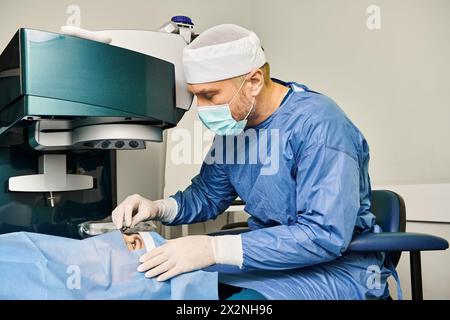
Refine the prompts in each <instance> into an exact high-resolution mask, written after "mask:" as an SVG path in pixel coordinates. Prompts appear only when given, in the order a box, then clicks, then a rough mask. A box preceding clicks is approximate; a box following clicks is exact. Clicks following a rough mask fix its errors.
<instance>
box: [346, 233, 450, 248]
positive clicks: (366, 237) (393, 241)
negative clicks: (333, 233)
mask: <svg viewBox="0 0 450 320" xmlns="http://www.w3.org/2000/svg"><path fill="white" fill-rule="evenodd" d="M447 248H448V242H447V240H445V239H443V238H440V237H436V236H432V235H428V234H422V233H411V232H381V233H365V234H360V235H356V236H354V237H353V239H352V241H351V242H350V244H349V246H348V248H347V251H348V252H360V251H375V252H377V251H427V250H445V249H447Z"/></svg>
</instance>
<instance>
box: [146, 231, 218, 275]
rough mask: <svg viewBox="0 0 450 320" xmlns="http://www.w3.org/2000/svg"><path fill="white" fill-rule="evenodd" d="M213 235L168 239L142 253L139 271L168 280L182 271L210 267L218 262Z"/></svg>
mask: <svg viewBox="0 0 450 320" xmlns="http://www.w3.org/2000/svg"><path fill="white" fill-rule="evenodd" d="M214 238H217V237H212V236H203V235H202V236H187V237H182V238H177V239H173V240H167V242H166V243H165V244H163V245H162V246H160V247H157V248H155V249H153V250H151V251H150V252H147V253H146V254H144V255H142V257H141V258H140V259H139V261H140V262H141V263H142V264H141V265H139V267H138V271H139V272H145V271H147V273H146V274H145V276H146V277H148V278H151V277H156V276H159V277H158V278H157V279H156V280H158V281H166V280H168V279H170V278H172V277H174V276H176V275H179V274H181V273H185V272H189V271H194V270H198V269H202V268H206V267H209V266H210V265H213V264H215V263H216V255H215V249H214Z"/></svg>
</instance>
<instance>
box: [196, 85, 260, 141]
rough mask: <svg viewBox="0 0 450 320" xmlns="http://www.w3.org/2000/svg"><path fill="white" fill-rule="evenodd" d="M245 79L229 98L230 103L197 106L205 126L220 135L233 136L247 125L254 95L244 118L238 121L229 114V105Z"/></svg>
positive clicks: (253, 103)
mask: <svg viewBox="0 0 450 320" xmlns="http://www.w3.org/2000/svg"><path fill="white" fill-rule="evenodd" d="M246 81H247V80H244V81H243V82H242V84H241V86H240V87H239V90H238V91H237V92H236V94H235V95H234V97H233V98H232V99H231V101H230V103H227V104H221V105H214V106H205V107H198V108H197V109H198V116H199V118H200V120H201V121H202V122H203V124H204V125H205V127H207V128H208V129H209V130H211V131H213V132H215V133H216V134H218V135H221V136H230V135H232V136H235V135H238V134H240V133H241V132H242V130H244V128H245V126H246V125H247V117H248V116H249V114H250V112H251V111H252V110H253V107H254V106H255V97H253V101H252V106H251V108H250V110H249V112H248V113H247V115H246V116H245V118H244V119H242V120H240V121H236V120H234V119H233V116H232V115H231V110H230V105H231V104H232V103H233V101H234V99H235V98H236V97H237V95H238V93H239V92H240V91H241V89H242V87H243V86H244V83H245V82H246Z"/></svg>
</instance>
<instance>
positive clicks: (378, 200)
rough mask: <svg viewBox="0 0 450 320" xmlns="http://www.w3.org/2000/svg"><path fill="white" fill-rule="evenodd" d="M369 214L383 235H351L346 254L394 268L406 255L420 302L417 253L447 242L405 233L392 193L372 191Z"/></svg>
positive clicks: (240, 228) (239, 226) (235, 228)
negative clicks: (386, 260)
mask: <svg viewBox="0 0 450 320" xmlns="http://www.w3.org/2000/svg"><path fill="white" fill-rule="evenodd" d="M235 204H236V205H242V204H244V203H243V202H242V201H237V202H235ZM371 212H372V213H373V214H374V215H375V217H376V222H377V224H378V225H379V226H380V227H381V228H382V230H383V232H382V233H377V234H375V233H369V234H360V235H355V236H354V238H353V239H352V241H351V243H350V245H349V247H348V248H347V251H348V252H362V251H372V252H386V254H388V255H389V257H390V259H391V261H392V263H393V264H394V266H397V264H398V261H399V260H400V255H401V253H402V251H409V254H410V268H411V288H412V299H413V300H422V299H423V294H422V269H421V261H420V253H421V251H429V250H445V249H447V248H448V242H447V240H445V239H442V238H440V237H436V236H433V235H428V234H421V233H411V232H405V229H406V209H405V202H404V200H403V198H402V197H401V196H400V195H398V194H397V193H395V192H393V191H389V190H373V191H372V198H371ZM247 231H249V229H248V227H247V223H245V222H244V223H233V224H229V225H226V226H224V227H223V228H222V230H221V231H218V232H214V233H211V235H223V234H239V233H242V232H247Z"/></svg>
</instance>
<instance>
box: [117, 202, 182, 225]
mask: <svg viewBox="0 0 450 320" xmlns="http://www.w3.org/2000/svg"><path fill="white" fill-rule="evenodd" d="M177 211H178V205H177V202H176V200H175V199H173V198H168V199H164V200H157V201H151V200H149V199H146V198H144V197H142V196H140V195H138V194H134V195H132V196H129V197H127V198H126V199H125V200H124V201H122V203H120V204H119V205H118V206H117V207H116V208H115V209H114V211H113V212H112V214H111V215H112V221H113V223H114V224H115V225H116V227H117V229H121V228H122V227H123V226H126V227H134V226H135V225H136V224H137V223H139V222H141V221H146V220H161V221H163V222H170V221H171V220H173V218H174V217H175V216H176V214H177Z"/></svg>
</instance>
